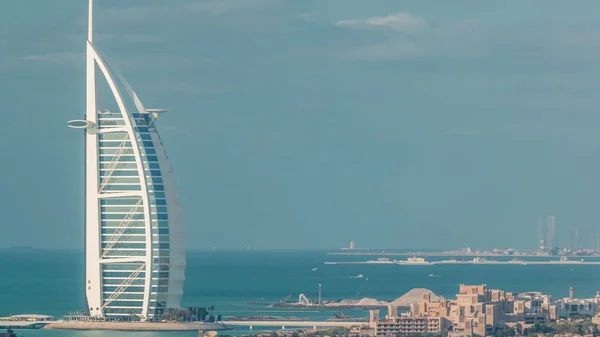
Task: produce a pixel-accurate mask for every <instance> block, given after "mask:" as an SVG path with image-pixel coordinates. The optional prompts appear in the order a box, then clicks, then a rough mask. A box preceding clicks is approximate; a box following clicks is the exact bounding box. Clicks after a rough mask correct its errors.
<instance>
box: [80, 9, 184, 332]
mask: <svg viewBox="0 0 600 337" xmlns="http://www.w3.org/2000/svg"><path fill="white" fill-rule="evenodd" d="M93 14H94V8H93V0H90V2H89V21H88V36H87V42H86V45H87V46H86V78H87V80H86V110H85V119H84V120H72V121H69V123H68V124H69V127H71V128H75V129H82V130H83V131H84V132H85V274H86V277H85V289H86V299H87V307H88V308H89V314H90V316H91V317H95V318H98V319H107V320H113V319H116V320H123V319H132V318H134V317H135V318H136V319H139V320H142V321H147V320H153V319H157V318H159V317H160V315H161V313H162V311H163V310H164V309H165V308H180V306H181V297H182V296H183V284H184V280H185V266H186V260H185V247H184V234H183V221H182V216H181V209H180V205H179V200H178V196H177V191H176V190H175V184H174V181H173V177H172V170H171V167H170V165H169V162H168V159H167V155H166V152H165V150H164V148H163V145H162V142H161V139H160V137H159V134H158V131H157V129H156V125H155V123H156V121H157V119H158V118H159V117H160V116H161V114H163V113H164V112H165V111H166V110H164V109H147V108H145V107H144V105H143V104H142V102H141V100H140V99H139V97H138V96H137V94H136V93H135V92H134V91H133V90H132V89H131V87H130V86H129V84H128V83H127V82H126V81H125V80H124V78H123V77H122V76H120V75H119V74H117V73H116V72H115V71H113V69H111V68H110V67H109V66H108V65H107V64H106V62H105V61H104V59H103V58H102V56H101V55H100V53H99V52H98V49H97V48H96V46H95V45H94V30H93ZM101 85H103V86H101ZM102 87H107V88H108V89H106V90H105V91H106V92H108V94H109V96H110V97H111V100H110V101H111V103H110V104H112V105H114V106H101V105H102V104H101V102H102V99H101V97H102V95H101V94H100V93H99V91H101V88H102Z"/></svg>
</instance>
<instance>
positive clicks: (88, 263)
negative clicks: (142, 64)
mask: <svg viewBox="0 0 600 337" xmlns="http://www.w3.org/2000/svg"><path fill="white" fill-rule="evenodd" d="M93 19H94V1H93V0H89V8H88V38H87V42H86V110H85V119H86V121H87V122H88V124H87V125H89V126H91V127H95V126H96V125H97V123H98V121H97V119H98V118H97V115H98V114H97V111H98V107H97V102H96V60H95V54H96V52H95V51H94V46H93V44H92V43H93V38H94V20H93ZM97 143H98V141H97V135H96V134H95V132H93V131H92V129H88V130H86V136H85V167H86V170H85V241H86V242H85V268H86V281H85V283H86V285H85V288H86V298H87V303H88V306H89V309H90V313H95V314H96V315H97V314H98V313H100V314H101V312H102V310H98V309H100V308H102V304H103V303H102V289H101V287H102V278H101V270H100V269H101V265H100V256H99V254H100V248H101V247H100V241H101V240H100V230H99V228H100V224H99V214H98V211H99V210H98V195H97V191H98V185H99V181H98V174H97V172H96V171H97V169H96V168H97V167H98V145H97Z"/></svg>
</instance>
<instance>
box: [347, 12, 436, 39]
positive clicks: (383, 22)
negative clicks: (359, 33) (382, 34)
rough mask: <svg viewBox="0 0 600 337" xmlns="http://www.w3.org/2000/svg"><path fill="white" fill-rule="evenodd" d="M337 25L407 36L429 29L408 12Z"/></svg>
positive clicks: (423, 21) (352, 20)
mask: <svg viewBox="0 0 600 337" xmlns="http://www.w3.org/2000/svg"><path fill="white" fill-rule="evenodd" d="M335 25H336V26H338V27H349V28H375V27H384V28H388V29H392V30H395V31H400V32H403V33H407V34H416V33H418V32H419V31H421V30H423V29H426V28H427V27H428V25H427V22H426V21H425V20H423V19H422V18H420V17H418V16H415V15H413V14H411V13H407V12H399V13H394V14H390V15H387V16H374V17H370V18H367V19H349V20H341V21H338V22H336V23H335Z"/></svg>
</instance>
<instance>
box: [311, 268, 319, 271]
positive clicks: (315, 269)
mask: <svg viewBox="0 0 600 337" xmlns="http://www.w3.org/2000/svg"><path fill="white" fill-rule="evenodd" d="M317 270H319V268H313V269H311V271H317Z"/></svg>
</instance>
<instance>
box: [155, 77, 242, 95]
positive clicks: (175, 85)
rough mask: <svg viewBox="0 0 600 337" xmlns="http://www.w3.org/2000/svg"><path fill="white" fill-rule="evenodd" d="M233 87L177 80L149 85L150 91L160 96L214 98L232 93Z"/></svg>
mask: <svg viewBox="0 0 600 337" xmlns="http://www.w3.org/2000/svg"><path fill="white" fill-rule="evenodd" d="M233 89H234V86H233V85H230V84H223V83H189V82H184V81H176V80H172V79H169V80H159V81H155V82H153V83H152V84H149V85H148V91H151V92H154V93H158V94H184V95H192V96H214V95H220V94H225V93H228V92H231V91H232V90H233Z"/></svg>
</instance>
